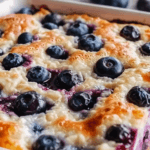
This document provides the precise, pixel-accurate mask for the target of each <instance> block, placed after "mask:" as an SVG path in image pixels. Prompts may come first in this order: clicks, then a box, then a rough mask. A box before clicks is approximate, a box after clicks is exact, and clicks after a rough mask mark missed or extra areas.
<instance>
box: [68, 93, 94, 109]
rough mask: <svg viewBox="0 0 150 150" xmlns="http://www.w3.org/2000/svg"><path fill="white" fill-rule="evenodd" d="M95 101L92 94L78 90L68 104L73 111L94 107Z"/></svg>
mask: <svg viewBox="0 0 150 150" xmlns="http://www.w3.org/2000/svg"><path fill="white" fill-rule="evenodd" d="M93 102H94V101H93V98H92V96H91V95H90V94H88V93H86V92H78V93H76V94H74V95H73V97H72V98H71V99H70V100H69V103H68V104H69V107H70V108H71V109H72V110H73V111H81V110H84V109H90V108H92V107H93V106H94V103H93Z"/></svg>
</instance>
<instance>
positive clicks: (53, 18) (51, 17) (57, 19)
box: [42, 13, 62, 25]
mask: <svg viewBox="0 0 150 150" xmlns="http://www.w3.org/2000/svg"><path fill="white" fill-rule="evenodd" d="M61 21H62V19H61V16H60V15H58V14H56V13H52V14H48V15H46V16H45V18H44V20H43V21H42V23H43V24H44V23H47V22H51V23H54V24H56V25H59V24H60V23H61Z"/></svg>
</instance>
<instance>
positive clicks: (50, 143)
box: [32, 135, 63, 150]
mask: <svg viewBox="0 0 150 150" xmlns="http://www.w3.org/2000/svg"><path fill="white" fill-rule="evenodd" d="M62 147H63V146H62V142H61V141H60V140H59V139H57V138H55V137H54V136H51V135H41V136H40V137H39V138H38V139H37V140H36V141H35V143H34V144H33V146H32V150H61V148H62Z"/></svg>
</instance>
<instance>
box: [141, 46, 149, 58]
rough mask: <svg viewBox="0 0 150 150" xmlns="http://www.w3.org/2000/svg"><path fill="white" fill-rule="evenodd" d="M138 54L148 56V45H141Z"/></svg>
mask: <svg viewBox="0 0 150 150" xmlns="http://www.w3.org/2000/svg"><path fill="white" fill-rule="evenodd" d="M140 52H141V53H142V54H143V55H147V56H150V43H146V44H144V45H142V47H141V48H140Z"/></svg>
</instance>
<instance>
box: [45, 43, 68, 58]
mask: <svg viewBox="0 0 150 150" xmlns="http://www.w3.org/2000/svg"><path fill="white" fill-rule="evenodd" d="M46 53H47V54H48V55H49V56H51V57H52V58H55V59H67V57H68V53H67V52H66V51H65V50H64V49H63V48H62V47H60V46H57V45H54V46H50V47H49V48H48V49H47V50H46Z"/></svg>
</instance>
